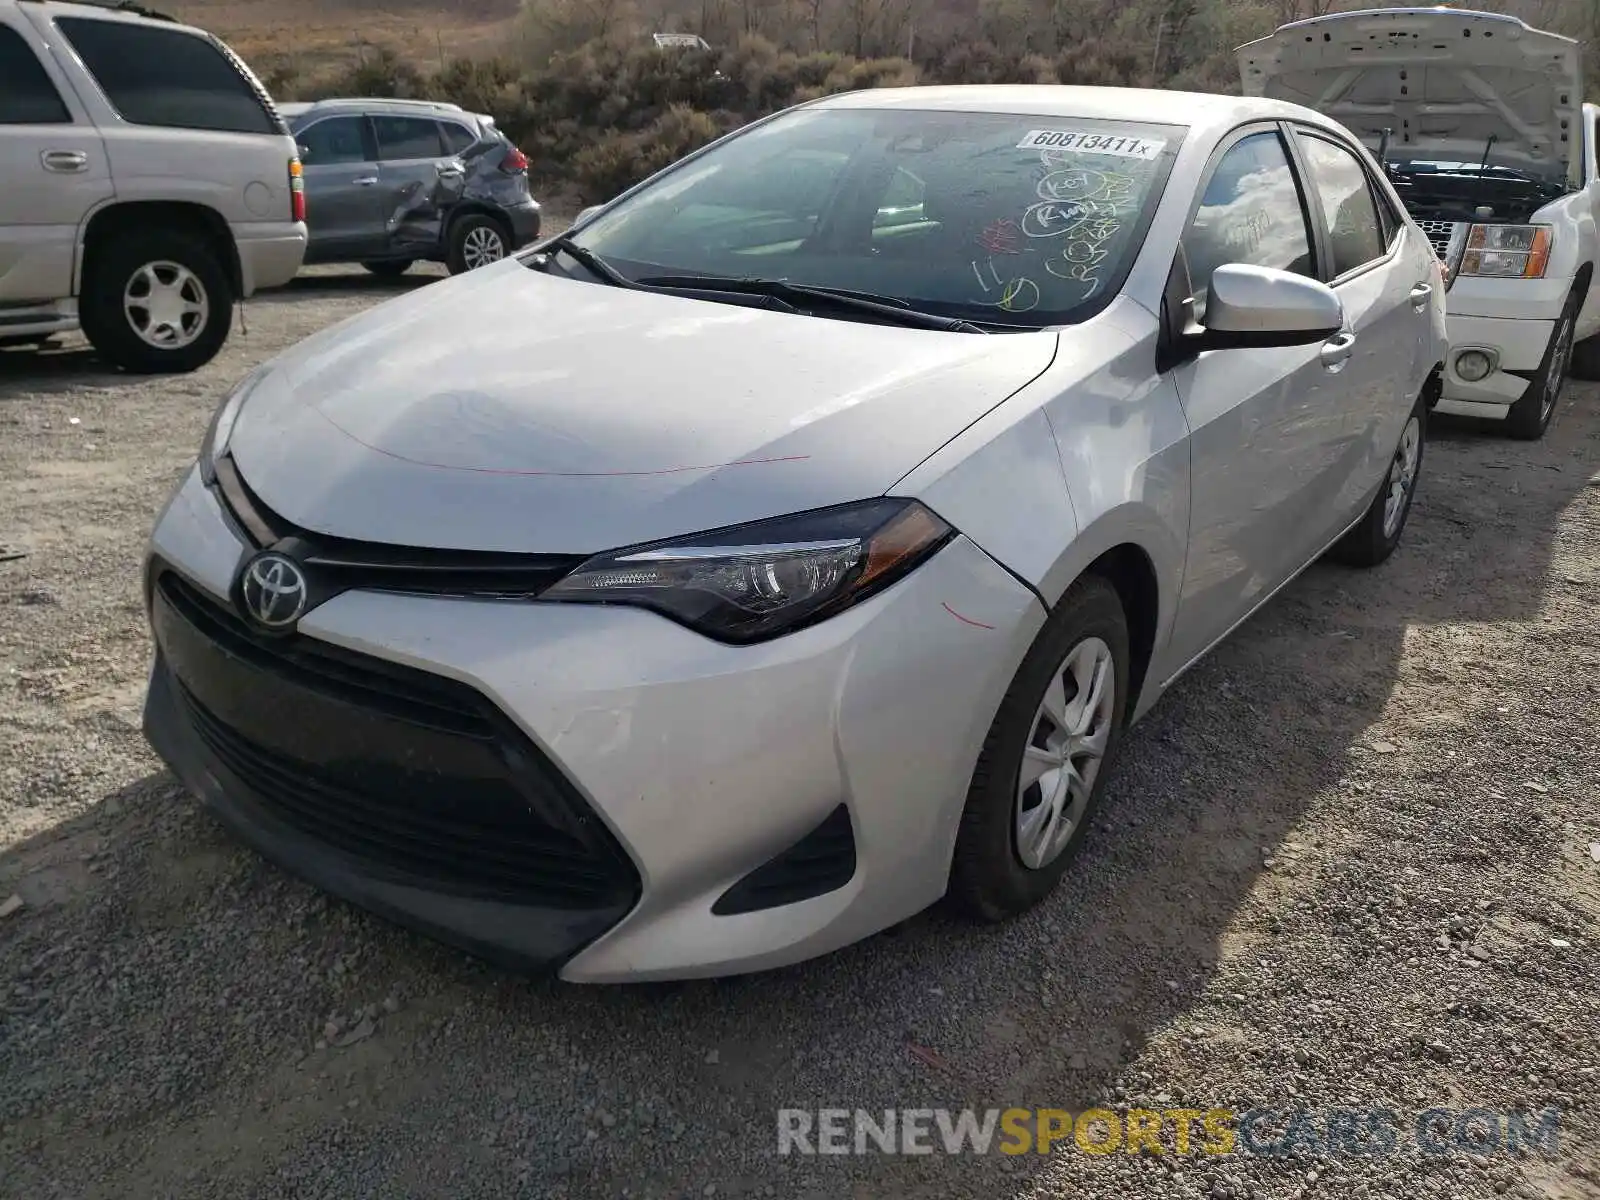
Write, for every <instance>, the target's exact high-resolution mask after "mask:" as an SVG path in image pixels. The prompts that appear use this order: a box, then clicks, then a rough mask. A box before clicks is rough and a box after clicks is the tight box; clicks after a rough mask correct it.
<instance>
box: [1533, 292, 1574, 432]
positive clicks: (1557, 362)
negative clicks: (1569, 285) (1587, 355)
mask: <svg viewBox="0 0 1600 1200" xmlns="http://www.w3.org/2000/svg"><path fill="white" fill-rule="evenodd" d="M1555 338H1556V341H1555V345H1554V346H1553V347H1552V348H1551V351H1550V366H1549V368H1548V369H1547V370H1546V371H1545V377H1544V404H1543V405H1542V407H1541V408H1540V409H1539V423H1540V424H1541V425H1542V424H1544V422H1546V421H1548V420H1549V419H1550V413H1551V412H1552V411H1554V409H1555V406H1556V401H1557V400H1559V399H1561V389H1562V388H1563V387H1564V386H1565V385H1566V381H1567V363H1568V361H1569V360H1570V359H1571V358H1572V318H1571V317H1563V318H1562V319H1561V323H1560V324H1559V325H1557V326H1556V332H1555Z"/></svg>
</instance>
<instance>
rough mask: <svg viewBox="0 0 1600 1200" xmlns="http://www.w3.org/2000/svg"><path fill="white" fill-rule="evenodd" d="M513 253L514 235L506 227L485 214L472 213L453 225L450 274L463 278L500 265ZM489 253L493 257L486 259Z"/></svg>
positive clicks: (448, 250) (447, 263)
mask: <svg viewBox="0 0 1600 1200" xmlns="http://www.w3.org/2000/svg"><path fill="white" fill-rule="evenodd" d="M496 246H498V247H499V249H498V251H496V250H495V247H496ZM510 253H511V232H510V231H509V230H508V229H507V228H506V227H505V226H504V225H502V224H501V223H500V222H499V221H496V220H495V219H494V218H493V217H489V216H485V215H484V214H483V213H468V214H467V215H466V216H464V217H461V218H459V219H458V220H456V221H454V222H452V223H451V225H450V244H449V246H448V247H447V248H446V250H445V259H444V263H445V266H446V267H447V268H449V271H450V274H452V275H460V274H462V273H463V272H465V271H471V270H475V269H476V268H478V267H486V266H488V265H489V264H490V263H492V262H498V261H499V260H500V259H502V258H504V257H505V256H506V255H507V254H510ZM486 254H487V255H492V257H483V255H486Z"/></svg>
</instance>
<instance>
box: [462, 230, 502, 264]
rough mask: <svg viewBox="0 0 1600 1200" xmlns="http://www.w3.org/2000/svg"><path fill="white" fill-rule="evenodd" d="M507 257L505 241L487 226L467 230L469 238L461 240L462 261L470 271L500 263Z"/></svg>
mask: <svg viewBox="0 0 1600 1200" xmlns="http://www.w3.org/2000/svg"><path fill="white" fill-rule="evenodd" d="M505 256H506V243H505V239H504V238H503V237H501V236H500V233H499V231H498V230H495V229H491V228H490V227H489V226H487V225H479V226H478V227H477V228H475V229H469V230H467V236H466V237H464V238H462V239H461V261H462V262H463V263H465V264H466V267H467V270H469V271H475V270H477V269H478V268H479V267H486V266H488V265H489V264H490V263H494V262H499V261H500V260H501V259H502V258H504V257H505Z"/></svg>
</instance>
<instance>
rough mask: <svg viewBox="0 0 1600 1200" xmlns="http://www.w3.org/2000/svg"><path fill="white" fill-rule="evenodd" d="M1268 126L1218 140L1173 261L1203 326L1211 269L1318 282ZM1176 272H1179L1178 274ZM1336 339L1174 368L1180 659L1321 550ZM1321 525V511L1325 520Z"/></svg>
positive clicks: (1334, 488)
mask: <svg viewBox="0 0 1600 1200" xmlns="http://www.w3.org/2000/svg"><path fill="white" fill-rule="evenodd" d="M1315 228H1316V227H1315V225H1314V224H1313V223H1312V215H1311V210H1310V208H1309V207H1308V205H1307V202H1306V195H1305V193H1304V191H1303V189H1302V186H1301V181H1300V178H1299V176H1298V174H1297V172H1296V170H1295V167H1294V165H1293V159H1292V151H1291V149H1290V145H1289V143H1288V141H1287V139H1286V137H1285V135H1284V133H1283V132H1282V131H1281V130H1280V129H1279V128H1278V127H1277V126H1275V125H1265V126H1255V127H1252V128H1249V129H1245V130H1241V131H1239V132H1237V133H1235V134H1233V135H1231V137H1230V138H1229V139H1228V140H1225V141H1224V142H1223V144H1222V146H1221V147H1220V148H1219V150H1218V152H1217V154H1216V155H1214V156H1213V158H1212V163H1211V165H1210V167H1209V168H1208V174H1207V176H1206V180H1205V182H1204V183H1203V184H1202V186H1201V196H1200V200H1199V204H1198V205H1197V207H1196V209H1195V212H1194V215H1193V217H1192V218H1191V220H1190V223H1189V227H1188V230H1187V231H1186V232H1185V234H1184V236H1183V239H1182V243H1181V247H1182V248H1181V252H1180V254H1179V256H1178V261H1177V262H1176V263H1175V264H1174V268H1173V270H1174V280H1175V282H1174V287H1173V292H1174V294H1175V295H1179V294H1184V293H1186V294H1188V295H1191V296H1192V297H1193V299H1194V317H1195V319H1196V320H1197V321H1198V322H1200V323H1201V324H1202V325H1203V324H1204V323H1205V302H1206V296H1207V292H1208V284H1209V281H1210V278H1211V273H1212V272H1213V271H1214V270H1216V268H1217V267H1220V266H1222V265H1223V264H1225V263H1249V264H1253V265H1255V266H1261V267H1273V268H1276V269H1278V270H1285V271H1292V272H1295V273H1296V274H1301V275H1307V276H1312V277H1315V276H1316V275H1318V274H1319V263H1318V258H1317V238H1316V234H1315ZM1185 273H1187V278H1185ZM1347 349H1348V346H1347V342H1346V340H1345V338H1344V336H1343V335H1339V336H1336V337H1335V338H1333V339H1330V341H1328V342H1326V343H1323V342H1318V343H1315V344H1312V345H1309V346H1285V347H1281V348H1272V349H1251V350H1213V351H1207V352H1206V353H1204V354H1201V355H1199V356H1198V357H1196V358H1194V359H1192V360H1190V361H1188V362H1185V363H1183V364H1181V365H1180V366H1178V367H1177V368H1175V369H1174V370H1173V372H1172V377H1173V381H1174V382H1175V383H1176V385H1177V387H1178V392H1179V394H1180V396H1181V397H1182V400H1183V407H1184V413H1185V415H1186V417H1187V418H1188V421H1189V426H1190V436H1189V447H1190V470H1191V498H1190V519H1189V553H1188V561H1187V564H1186V567H1185V571H1184V579H1183V587H1182V591H1181V593H1180V595H1179V600H1178V613H1177V619H1176V624H1175V626H1174V629H1173V647H1174V654H1175V655H1176V656H1177V659H1178V661H1179V662H1188V661H1189V660H1190V659H1192V658H1193V657H1195V656H1196V655H1198V654H1200V653H1201V652H1202V651H1204V650H1205V649H1206V648H1207V647H1209V646H1210V645H1211V644H1212V643H1213V642H1214V641H1216V640H1217V639H1218V638H1220V637H1221V636H1222V635H1223V634H1225V633H1227V631H1228V630H1229V629H1231V628H1232V627H1233V625H1234V624H1236V623H1237V622H1238V621H1240V620H1242V619H1243V618H1244V617H1245V616H1246V615H1248V614H1249V613H1250V611H1251V610H1252V609H1254V608H1255V607H1256V605H1258V604H1260V603H1261V602H1262V601H1263V600H1265V599H1266V598H1267V597H1268V596H1269V595H1271V594H1272V592H1273V591H1274V590H1275V589H1276V588H1278V587H1279V586H1280V585H1281V584H1282V583H1283V582H1284V581H1285V580H1286V579H1288V578H1289V577H1290V575H1292V574H1293V572H1294V571H1295V570H1297V569H1298V568H1299V567H1301V566H1302V565H1304V563H1305V562H1306V560H1307V559H1308V558H1310V557H1311V555H1313V554H1314V553H1316V551H1317V550H1318V549H1320V548H1321V547H1320V545H1319V544H1318V540H1317V539H1318V537H1319V534H1318V532H1317V529H1316V527H1315V525H1314V524H1313V523H1312V522H1313V514H1315V513H1318V512H1321V513H1324V514H1326V513H1327V512H1328V510H1329V506H1330V504H1331V502H1332V500H1333V497H1334V496H1335V495H1336V494H1337V493H1338V492H1339V491H1340V490H1341V487H1342V480H1341V478H1340V477H1339V467H1338V464H1337V460H1338V458H1339V446H1340V445H1341V443H1342V442H1344V441H1345V440H1346V439H1347V438H1348V436H1349V424H1350V417H1349V405H1350V404H1351V399H1350V396H1349V388H1348V387H1347V379H1346V375H1345V371H1346V369H1347V367H1348V357H1347ZM1323 520H1324V521H1325V520H1326V518H1325V517H1324V518H1323Z"/></svg>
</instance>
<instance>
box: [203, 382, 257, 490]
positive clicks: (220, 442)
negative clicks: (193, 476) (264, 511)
mask: <svg viewBox="0 0 1600 1200" xmlns="http://www.w3.org/2000/svg"><path fill="white" fill-rule="evenodd" d="M261 375H262V372H261V371H260V370H255V371H252V372H250V374H248V375H246V376H245V377H244V379H243V380H241V381H240V383H239V386H238V387H236V388H234V389H233V392H232V394H231V395H229V397H228V398H227V399H226V400H224V401H223V402H222V403H221V405H219V406H218V408H217V411H216V415H215V416H213V417H212V418H211V424H210V426H209V427H208V428H207V429H206V437H205V441H203V442H201V443H200V478H201V479H203V480H204V481H205V483H206V486H208V487H209V486H210V485H211V484H212V483H213V482H215V481H216V461H217V459H218V458H220V457H221V456H222V454H223V453H224V452H225V451H226V450H227V449H228V437H229V435H230V434H232V433H233V423H234V422H235V421H236V420H238V419H239V410H240V409H241V408H243V407H244V402H245V398H246V397H247V396H249V395H250V391H251V389H252V388H254V387H255V385H256V383H257V382H258V381H259V380H260V379H261Z"/></svg>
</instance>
